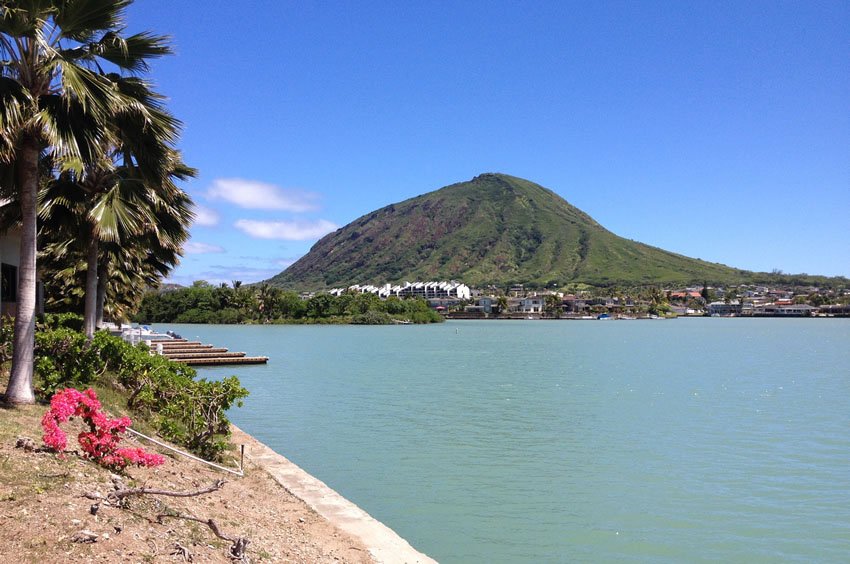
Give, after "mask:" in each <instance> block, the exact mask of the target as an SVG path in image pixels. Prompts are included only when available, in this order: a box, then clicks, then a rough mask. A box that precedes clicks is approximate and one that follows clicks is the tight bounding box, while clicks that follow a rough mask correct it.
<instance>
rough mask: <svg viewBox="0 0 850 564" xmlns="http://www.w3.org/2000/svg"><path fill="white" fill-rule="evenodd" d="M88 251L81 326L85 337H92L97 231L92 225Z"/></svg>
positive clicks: (94, 308)
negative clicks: (84, 301)
mask: <svg viewBox="0 0 850 564" xmlns="http://www.w3.org/2000/svg"><path fill="white" fill-rule="evenodd" d="M89 237H90V239H89V253H88V260H87V261H86V305H85V312H84V313H83V318H84V323H83V328H84V330H85V333H86V337H88V338H89V339H91V338H92V337H94V330H95V324H96V323H97V254H98V240H97V233H95V229H94V227H93V226H92V228H91V232H90V235H89Z"/></svg>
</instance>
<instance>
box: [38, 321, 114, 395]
mask: <svg viewBox="0 0 850 564" xmlns="http://www.w3.org/2000/svg"><path fill="white" fill-rule="evenodd" d="M34 368H35V372H36V374H37V375H38V377H39V379H38V381H37V384H38V385H37V386H36V388H35V392H36V394H37V395H39V396H41V397H44V398H48V397H50V396H52V395H53V393H54V392H56V390H58V389H59V388H69V387H70V388H86V387H88V386H91V385H92V384H93V383H94V382H95V381H96V380H97V378H98V377H99V376H100V375H101V374H102V373H103V371H104V370H105V368H106V362H105V361H104V360H103V358H102V357H101V354H100V350H99V349H98V347H97V346H96V344H95V342H94V341H89V340H88V339H86V337H85V335H83V334H82V333H79V332H77V331H73V330H71V329H67V328H64V327H61V328H59V329H53V330H46V331H38V332H36V334H35V359H34Z"/></svg>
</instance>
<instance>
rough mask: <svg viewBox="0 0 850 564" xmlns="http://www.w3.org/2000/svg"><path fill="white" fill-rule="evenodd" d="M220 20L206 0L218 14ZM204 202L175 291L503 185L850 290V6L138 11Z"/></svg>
mask: <svg viewBox="0 0 850 564" xmlns="http://www.w3.org/2000/svg"><path fill="white" fill-rule="evenodd" d="M201 6H202V7H201ZM141 30H151V31H154V32H157V33H164V34H169V35H171V36H172V37H173V41H174V47H175V50H176V52H177V54H176V56H172V57H168V58H167V59H163V60H161V61H159V62H157V63H156V65H155V66H154V69H153V74H152V78H153V80H154V81H155V83H156V84H157V87H158V88H159V90H160V91H161V92H163V93H164V94H166V95H167V96H169V98H170V108H171V109H172V111H173V112H174V113H175V114H176V115H177V116H178V117H179V118H180V119H182V120H183V122H184V123H185V131H184V134H183V138H182V141H181V144H180V147H181V149H182V150H183V152H184V157H185V160H186V162H187V163H189V164H190V165H192V166H194V167H196V168H198V169H199V170H200V175H199V176H198V178H196V179H195V180H193V181H191V182H189V183H187V184H186V185H185V188H186V190H187V191H188V192H189V193H190V194H191V195H192V196H193V198H194V200H195V202H196V203H197V204H198V205H199V217H198V220H197V221H196V223H195V225H194V226H193V227H192V239H191V241H190V243H189V245H188V246H187V249H186V251H187V252H186V255H185V257H184V259H183V261H182V263H181V265H180V266H179V267H178V268H177V269H176V270H175V271H174V273H173V275H172V276H171V280H172V281H175V282H178V283H183V284H187V283H190V282H191V281H192V280H196V279H205V280H209V281H211V282H215V283H217V282H230V281H232V280H242V281H244V282H256V281H259V280H262V279H264V278H268V277H269V276H272V275H274V274H276V273H277V272H280V271H281V270H283V269H284V268H285V267H286V266H287V265H288V264H290V263H291V262H292V261H294V260H296V259H297V258H298V257H300V256H302V255H303V254H305V253H306V252H307V251H308V250H309V248H310V247H311V246H312V244H313V243H315V241H316V240H317V239H318V238H319V237H320V236H321V235H323V234H324V233H327V232H328V231H331V230H333V229H334V228H336V227H339V226H343V225H345V224H347V223H349V222H350V221H352V220H354V219H356V218H358V217H360V216H361V215H363V214H366V213H368V212H370V211H372V210H374V209H377V208H380V207H382V206H385V205H388V204H390V203H394V202H398V201H401V200H404V199H407V198H410V197H413V196H417V195H419V194H423V193H425V192H429V191H431V190H434V189H437V188H440V187H442V186H445V185H448V184H452V183H454V182H460V181H464V180H469V179H471V178H472V177H474V176H476V175H478V174H480V173H483V172H504V173H507V174H512V175H515V176H520V177H523V178H527V179H529V180H532V181H534V182H537V183H539V184H542V185H543V186H546V187H548V188H551V189H552V190H554V191H555V192H557V193H558V194H560V195H561V196H563V197H564V198H566V199H567V201H569V202H570V203H571V204H573V205H575V206H578V207H579V208H581V209H582V210H584V211H585V212H587V213H589V214H590V215H591V216H593V217H594V218H595V219H596V220H597V221H599V222H600V223H601V224H602V225H604V226H605V227H607V228H608V229H610V230H611V231H613V232H614V233H617V234H618V235H621V236H623V237H627V238H630V239H635V240H638V241H642V242H644V243H648V244H651V245H655V246H659V247H662V248H665V249H668V250H671V251H674V252H678V253H682V254H685V255H688V256H693V257H699V258H702V259H705V260H711V261H716V262H722V263H725V264H729V265H731V266H735V267H740V268H745V269H750V270H759V271H770V270H772V269H781V270H784V271H785V272H794V273H797V272H808V273H810V274H827V275H844V276H850V220H848V210H850V3H848V2H846V1H839V2H827V1H824V2H776V1H771V2H722V3H719V2H649V1H646V2H600V3H579V2H566V1H560V2H552V3H547V2H422V3H412V2H394V3H390V2H387V3H375V2H342V1H340V2H310V3H307V2H297V3H295V2H293V3H290V2H278V1H260V0H258V1H252V2H232V1H221V0H208V1H206V2H204V3H193V2H184V1H177V2H175V1H173V0H137V2H136V3H135V4H134V5H133V6H132V7H131V9H130V11H129V14H128V31H131V32H134V31H141Z"/></svg>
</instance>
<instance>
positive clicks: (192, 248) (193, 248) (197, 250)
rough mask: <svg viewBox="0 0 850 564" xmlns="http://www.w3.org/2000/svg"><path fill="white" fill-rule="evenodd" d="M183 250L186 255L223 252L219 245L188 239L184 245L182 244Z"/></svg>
mask: <svg viewBox="0 0 850 564" xmlns="http://www.w3.org/2000/svg"><path fill="white" fill-rule="evenodd" d="M183 250H184V251H185V252H186V254H187V255H206V254H209V253H223V252H224V247H219V246H218V245H210V244H209V243H199V242H195V241H189V242H188V243H186V244H185V245H183Z"/></svg>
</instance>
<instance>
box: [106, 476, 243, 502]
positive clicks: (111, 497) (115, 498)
mask: <svg viewBox="0 0 850 564" xmlns="http://www.w3.org/2000/svg"><path fill="white" fill-rule="evenodd" d="M226 483H227V482H225V481H224V480H217V481H216V482H215V483H214V484H212V485H211V486H209V487H207V488H204V489H202V490H197V491H194V492H174V491H169V490H157V489H154V488H127V489H124V490H116V491H114V492H109V493H108V494H106V500H107V501H108V502H109V503H111V504H112V505H119V504H120V503H121V500H122V499H124V498H125V497H130V496H131V495H167V496H170V497H196V496H199V495H204V494H208V493H211V492H214V491H218V490H220V489H221V488H222V487H223V486H224V484H226Z"/></svg>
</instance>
